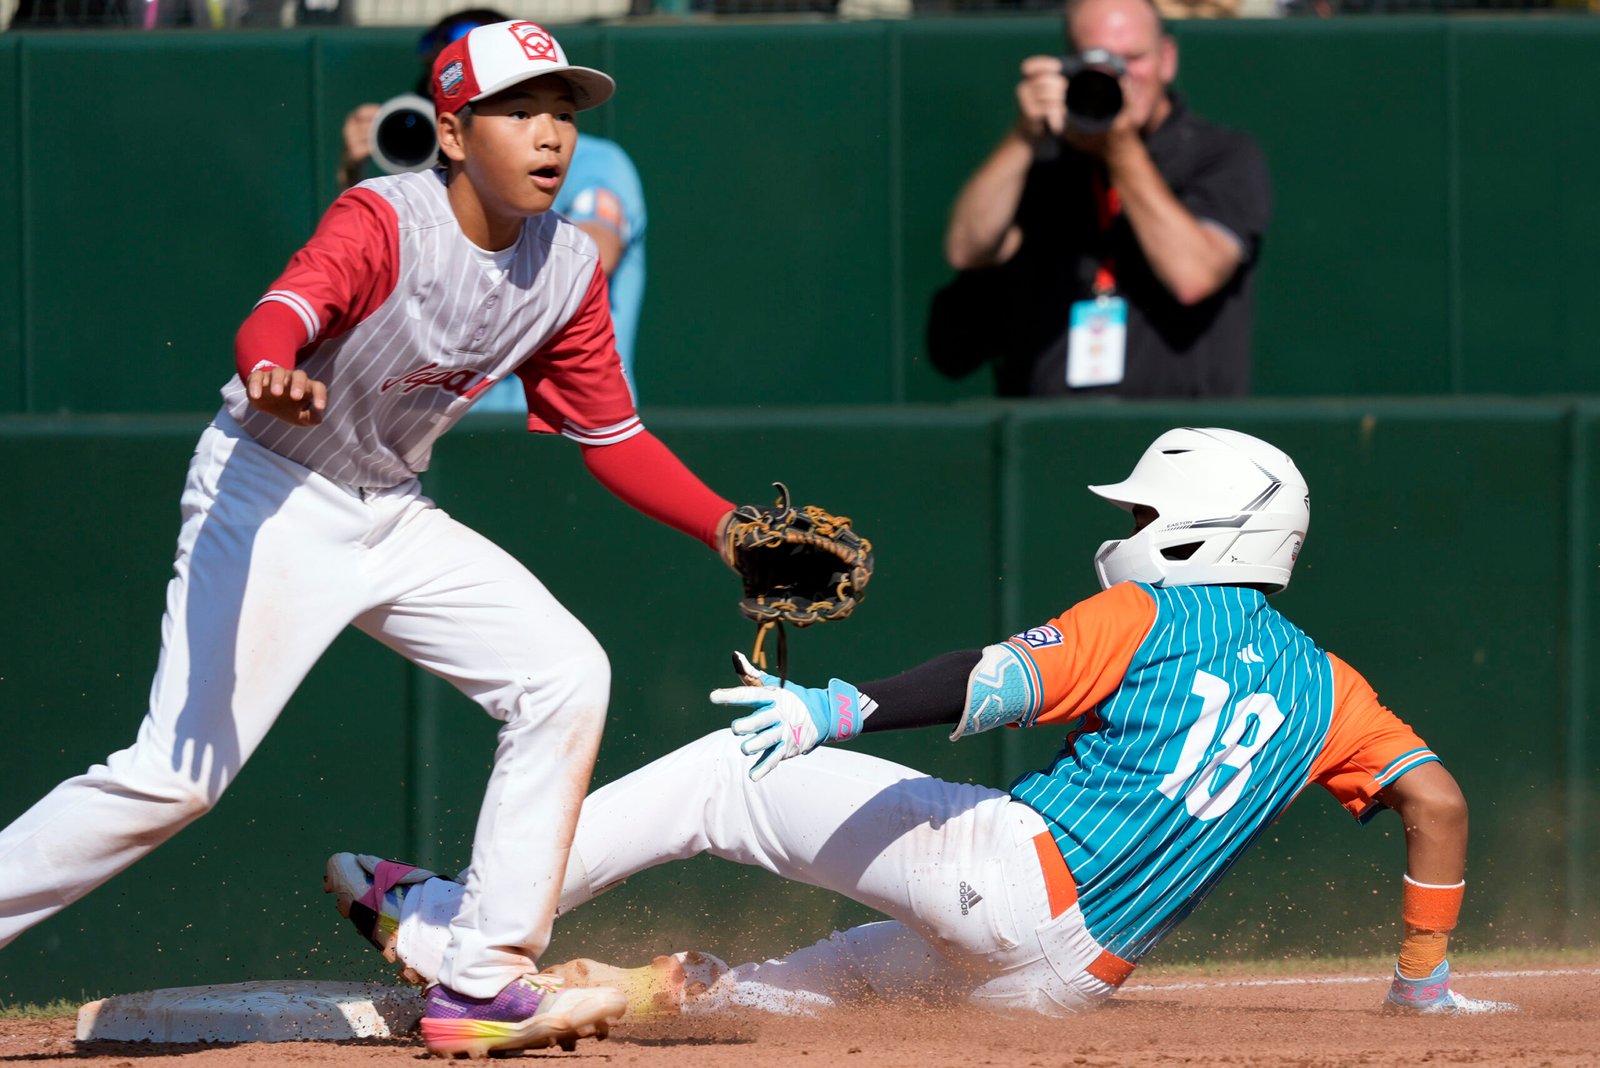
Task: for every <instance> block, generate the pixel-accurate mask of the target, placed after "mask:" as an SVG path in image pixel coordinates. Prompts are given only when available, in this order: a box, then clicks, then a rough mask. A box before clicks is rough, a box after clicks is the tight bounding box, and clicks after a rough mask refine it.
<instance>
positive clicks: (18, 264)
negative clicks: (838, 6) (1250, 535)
mask: <svg viewBox="0 0 1600 1068" xmlns="http://www.w3.org/2000/svg"><path fill="white" fill-rule="evenodd" d="M1175 32H1176V33H1177V35H1178V37H1179V40H1180V44H1181V49H1182V67H1181V71H1180V78H1179V85H1180V87H1181V88H1182V89H1183V91H1184V92H1185V93H1187V94H1188V96H1189V98H1190V100H1191V101H1192V102H1193V103H1194V104H1195V105H1196V106H1197V107H1198V108H1199V109H1200V110H1202V111H1203V112H1205V113H1206V114H1208V115H1210V116H1213V117H1214V118H1216V119H1218V120H1221V121H1224V122H1227V123H1230V124H1233V125H1237V126H1240V127H1242V128H1245V129H1248V130H1251V131H1253V132H1254V133H1255V134H1256V135H1257V136H1258V137H1259V139H1260V141H1261V143H1262V145H1263V147H1264V149H1265V151H1266V153H1267V156H1268V158H1269V161H1270V164H1271V167H1272V172H1273V176H1274V181H1275V185H1276V188H1277V202H1278V210H1277V214H1276V219H1275V221H1274V223H1273V225H1272V227H1271V230H1270V232H1269V234H1268V236H1267V239H1266V244H1265V247H1264V251H1263V260H1262V266H1261V276H1260V287H1259V294H1260V314H1259V329H1258V331H1257V368H1258V374H1257V392H1258V393H1259V394H1261V395H1265V396H1319V395H1347V394H1364V395H1435V394H1519V395H1538V394H1546V393H1552V392H1555V393H1566V392H1586V391H1593V390H1596V389H1597V388H1600V360H1596V359H1595V358H1594V356H1595V345H1594V341H1593V339H1594V337H1595V336H1596V335H1597V333H1600V302H1597V301H1595V300H1593V299H1590V297H1591V294H1592V291H1593V277H1594V272H1593V269H1592V268H1593V260H1594V252H1593V250H1594V249H1595V248H1597V247H1600V198H1596V197H1595V196H1593V195H1592V187H1593V184H1594V183H1593V181H1592V180H1591V179H1592V176H1593V175H1595V174H1596V173H1600V141H1597V139H1596V138H1594V137H1593V136H1592V135H1591V134H1590V132H1589V131H1590V130H1592V127H1593V108H1594V101H1595V100H1597V99H1600V20H1594V19H1587V20H1586V19H1583V18H1581V17H1551V18H1539V17H1520V18H1505V17H1500V18H1481V19H1474V18H1416V19H1382V20H1377V19H1373V20H1365V19H1352V20H1332V21H1327V20H1304V21H1298V20H1296V21H1281V20H1266V21H1235V22H1198V23H1190V24H1181V25H1178V26H1176V27H1175ZM561 36H562V40H563V42H564V43H565V44H566V46H567V50H568V51H569V52H570V53H571V54H572V55H573V56H574V57H576V58H577V59H578V60H580V61H587V62H593V63H595V64H598V65H600V66H603V67H605V68H607V69H608V70H611V71H614V72H615V73H616V75H617V77H618V79H619V80H620V83H621V86H622V88H621V91H620V92H619V94H618V96H617V98H616V100H615V101H614V102H613V103H611V104H608V105H607V106H606V107H604V108H601V109H599V110H598V111H596V112H594V113H593V114H592V115H588V116H585V117H584V121H585V128H586V129H589V130H591V131H594V132H598V133H601V134H605V135H608V136H614V137H617V138H619V139H620V140H621V141H622V142H623V143H624V144H625V145H626V146H627V147H628V149H629V150H630V151H631V152H632V154H633V155H634V157H635V159H636V160H637V162H638V165H639V169H640V171H641V173H642V175H643V178H644V182H645V188H646V191H647V198H648V200H649V206H650V229H649V246H650V274H649V292H648V296H647V298H646V304H645V310H644V318H643V322H642V326H641V338H640V342H639V358H638V378H639V382H640V384H641V387H642V391H643V397H644V399H645V402H646V404H647V405H662V404H666V405H683V404H688V405H735V404H742V403H745V402H746V400H747V399H748V398H750V397H752V396H758V397H761V398H763V399H764V400H765V401H766V402H767V403H782V404H815V403H826V404H886V403H901V402H929V401H943V400H949V399H952V398H961V397H976V396H984V395H987V394H988V393H989V392H990V391H991V385H990V383H989V381H988V380H987V378H986V376H985V375H982V374H980V375H978V376H976V377H974V378H970V379H967V380H963V381H961V382H950V381H947V380H945V379H942V378H941V377H939V376H938V374H937V373H936V372H934V371H933V370H931V368H930V367H929V366H928V365H927V363H926V361H925V360H924V358H923V354H922V324H923V316H924V313H925V309H926V306H927V302H928V298H929V296H930V294H931V293H932V292H933V291H934V290H935V289H936V288H937V287H938V286H939V285H940V284H941V283H942V282H944V281H945V280H946V279H947V277H948V271H947V270H946V268H945V267H944V265H943V262H942V258H941V253H940V237H941V233H942V229H943V225H944V220H945V215H946V212H947V210H948V207H949V204H950V202H951V200H952V199H953V197H954V195H955V193H956V190H957V188H958V186H959V185H960V183H961V181H962V180H963V178H964V176H965V175H966V174H968V173H969V172H970V171H971V169H972V168H973V167H974V166H975V165H976V164H977V163H978V162H979V160H981V159H982V158H983V157H984V155H985V154H986V153H987V152H988V151H989V149H990V148H991V147H992V146H993V144H994V143H995V141H996V140H997V139H998V138H999V136H1000V134H1001V132H1002V131H1003V130H1004V128H1005V127H1006V125H1007V124H1008V122H1009V121H1010V115H1011V109H1012V106H1013V105H1012V90H1013V85H1014V81H1015V71H1016V68H1017V64H1018V62H1019V60H1020V59H1021V57H1023V56H1025V55H1027V54H1030V53H1034V52H1040V51H1047V52H1054V51H1059V48H1060V43H1059V32H1058V25H1057V22H1056V20H1055V19H1053V18H1041V17H1028V18H1020V19H998V18H987V19H972V20H954V19H947V20H938V19H934V20H920V19H919V20H914V21H906V22H893V23H855V24H843V23H841V24H778V25H772V24H766V23H762V24H751V23H745V24H728V25H721V24H695V25H661V24H654V25H639V26H605V27H595V26H584V27H570V28H566V29H564V30H562V33H561ZM414 40H415V35H414V33H413V32H412V31H408V30H327V31H316V32H313V31H282V32H255V33H232V34H224V33H203V32H189V33H184V32H171V33H154V34H135V33H115V32H88V31H85V32H77V33H31V34H30V33H20V34H19V33H12V34H5V35H0V98H4V99H6V100H8V101H9V102H10V105H11V106H9V107H6V108H4V109H0V248H4V249H5V250H7V252H8V253H9V254H8V255H4V256H0V355H4V356H5V357H6V358H4V359H0V411H12V412H35V413H46V414H48V413H55V412H62V411H72V412H87V413H96V412H139V413H148V412H175V411H190V410H194V409H195V408H196V407H199V406H202V405H203V403H204V400H203V398H206V397H209V396H210V395H211V391H213V390H214V389H215V388H216V387H217V385H218V384H219V383H220V381H221V379H222V377H223V376H224V375H226V374H227V373H228V369H229V367H230V363H229V357H230V354H231V339H232V334H233V331H234V329H235V328H236V326H237V324H238V322H239V321H240V319H241V318H242V317H243V316H244V315H245V314H246V313H247V312H248V311H249V309H250V307H251V305H252V303H253V302H254V300H255V299H256V297H257V296H259V294H260V293H261V292H262V291H263V290H264V289H265V288H266V286H267V285H268V284H269V283H270V282H271V280H272V279H273V278H274V277H275V275H276V274H277V272H278V271H279V269H280V268H281V267H282V265H283V263H284V262H285V260H286V259H287V258H288V256H289V255H290V253H292V252H293V251H294V249H295V248H296V247H298V245H299V244H300V243H301V242H302V241H303V240H304V239H305V238H306V237H307V235H308V234H309V233H310V231H311V229H312V227H313V226H314V224H315V222H316V220H317V218H318V216H319V214H320V213H321V211H322V209H323V208H324V207H325V206H326V205H327V203H328V202H329V200H330V199H331V197H332V195H333V192H334V189H333V172H334V169H335V164H336V161H337V152H338V147H339V138H340V133H339V130H340V123H341V120H342V117H343V116H344V114H345V113H346V112H347V111H348V109H349V108H351V107H352V106H354V105H355V104H357V103H359V102H361V101H363V100H369V99H382V98H384V97H387V96H389V95H391V94H394V93H397V92H401V91H404V90H406V89H408V88H409V87H410V86H411V83H412V81H413V79H414V77H415V74H416V71H415V63H416V60H415V55H414V45H413V42H414Z"/></svg>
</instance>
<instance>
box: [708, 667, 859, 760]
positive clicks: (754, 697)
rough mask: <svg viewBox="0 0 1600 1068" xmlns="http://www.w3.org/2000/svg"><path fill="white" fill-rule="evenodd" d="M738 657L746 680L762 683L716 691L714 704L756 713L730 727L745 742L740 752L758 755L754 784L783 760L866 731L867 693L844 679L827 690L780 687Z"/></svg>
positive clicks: (772, 679)
mask: <svg viewBox="0 0 1600 1068" xmlns="http://www.w3.org/2000/svg"><path fill="white" fill-rule="evenodd" d="M734 655H735V666H736V667H737V668H738V670H739V673H740V675H741V676H742V677H744V678H748V679H756V680H759V681H760V682H761V683H762V685H759V686H754V685H745V686H735V687H730V688H728V689H723V690H712V691H711V702H712V704H717V705H724V706H734V707H742V708H748V709H750V710H751V711H750V714H749V715H747V716H742V717H740V718H739V719H736V720H734V721H733V722H732V723H731V724H729V726H730V728H731V729H732V730H733V733H734V734H736V735H738V736H739V737H740V738H741V739H742V740H741V741H740V743H739V751H740V752H742V753H744V754H745V755H746V756H753V757H755V758H756V759H755V762H754V763H752V764H751V765H750V772H749V774H750V781H751V782H759V781H761V779H762V778H763V777H765V776H766V774H767V773H768V772H769V771H771V770H772V769H773V768H774V767H776V766H777V765H778V763H779V762H780V761H784V760H788V759H789V758H790V757H796V756H801V755H802V754H805V753H809V752H811V750H813V749H815V748H816V747H817V746H819V745H821V744H822V743H823V742H833V741H843V740H845V739H848V738H853V737H855V736H856V734H858V733H859V732H860V730H861V720H862V712H861V704H862V698H861V692H860V691H859V690H857V689H856V688H855V687H854V686H852V685H851V684H850V683H848V682H844V681H843V680H841V679H830V680H828V688H827V689H825V690H818V689H811V688H808V687H805V686H798V685H796V684H795V683H792V682H785V683H784V684H783V688H782V689H780V688H778V686H777V685H776V684H777V682H778V680H777V678H775V677H774V676H772V675H767V674H765V673H763V672H760V671H758V670H757V669H756V668H755V667H754V666H753V665H751V664H750V662H749V661H748V660H745V659H744V658H743V657H742V656H739V655H738V654H734Z"/></svg>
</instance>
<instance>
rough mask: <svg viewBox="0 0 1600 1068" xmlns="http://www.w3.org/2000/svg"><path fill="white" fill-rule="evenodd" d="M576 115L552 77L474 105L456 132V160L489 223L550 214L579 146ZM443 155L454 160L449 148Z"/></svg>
mask: <svg viewBox="0 0 1600 1068" xmlns="http://www.w3.org/2000/svg"><path fill="white" fill-rule="evenodd" d="M576 113H577V104H576V102H575V101H574V100H573V97H572V90H571V89H569V88H568V87H567V83H566V81H565V79H563V78H561V77H560V76H559V75H555V74H547V75H545V76H543V77H541V78H534V79H532V80H530V81H526V82H523V83H522V84H520V85H514V86H512V87H511V88H510V89H507V90H505V91H504V92H502V93H496V94H495V95H494V96H491V97H489V98H488V99H486V100H480V101H478V102H477V103H476V104H473V105H472V121H471V122H470V123H466V124H463V125H462V126H461V127H460V133H459V138H458V142H459V158H460V162H461V164H462V169H463V170H464V171H465V172H466V175H467V177H468V179H469V180H470V182H471V184H472V188H473V191H474V192H475V193H476V194H477V199H478V201H479V202H480V203H481V204H482V206H483V209H484V214H485V215H486V216H487V217H488V218H489V219H490V220H491V222H493V221H496V220H511V219H515V220H518V221H520V220H521V219H524V218H526V217H528V216H529V215H537V214H539V213H540V212H544V211H549V210H550V205H551V204H553V203H554V202H555V199H556V194H557V193H559V192H560V191H561V183H562V182H563V181H564V180H565V179H566V176H567V168H568V166H569V165H571V163H572V150H573V148H574V147H576V145H577V143H578V126H577V122H576V120H575V116H576ZM440 143H441V144H445V138H444V135H443V134H442V133H441V138H440ZM446 153H447V154H449V155H451V158H452V159H455V158H457V156H456V155H455V154H452V153H451V152H450V149H449V148H448V147H447V148H446Z"/></svg>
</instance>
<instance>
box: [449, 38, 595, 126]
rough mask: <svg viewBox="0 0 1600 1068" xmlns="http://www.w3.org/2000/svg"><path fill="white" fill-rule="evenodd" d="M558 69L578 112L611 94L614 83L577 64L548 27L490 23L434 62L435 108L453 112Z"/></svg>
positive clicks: (459, 40) (451, 45) (458, 40)
mask: <svg viewBox="0 0 1600 1068" xmlns="http://www.w3.org/2000/svg"><path fill="white" fill-rule="evenodd" d="M545 74H559V75H561V77H563V78H565V79H566V81H567V84H568V85H570V86H571V87H572V96H573V99H574V101H575V102H576V103H577V105H578V110H579V111H584V110H586V109H588V108H592V107H597V106H599V105H600V104H604V103H605V102H606V101H607V100H610V99H611V94H612V93H614V92H616V90H617V83H616V82H614V81H612V79H611V75H609V74H603V73H601V72H600V71H597V70H594V69H592V68H590V67H575V66H573V65H572V64H571V63H568V62H567V54H566V53H565V52H563V51H562V50H561V45H560V44H558V43H557V42H556V39H555V38H554V37H552V36H551V35H550V31H549V30H546V29H545V28H544V27H542V26H538V25H535V24H534V23H531V22H524V21H520V20H517V21H512V22H493V23H490V24H489V25H487V26H478V27H475V28H474V29H473V30H472V31H471V32H470V33H468V34H467V35H466V36H465V37H461V38H459V39H457V40H455V41H452V42H451V43H450V44H449V45H447V46H445V49H444V51H442V52H440V53H439V58H438V59H436V60H434V61H433V78H432V81H431V82H430V85H431V87H432V89H433V106H434V110H436V111H438V112H439V113H440V114H443V113H445V112H456V111H460V110H461V109H462V108H464V107H466V106H467V105H468V104H470V103H472V102H473V101H475V100H482V99H483V98H484V97H487V96H493V95H494V94H495V93H498V92H500V91H501V90H502V89H509V88H510V87H511V86H513V85H516V84H517V83H518V82H525V81H527V80H528V79H529V78H537V77H540V76H541V75H545Z"/></svg>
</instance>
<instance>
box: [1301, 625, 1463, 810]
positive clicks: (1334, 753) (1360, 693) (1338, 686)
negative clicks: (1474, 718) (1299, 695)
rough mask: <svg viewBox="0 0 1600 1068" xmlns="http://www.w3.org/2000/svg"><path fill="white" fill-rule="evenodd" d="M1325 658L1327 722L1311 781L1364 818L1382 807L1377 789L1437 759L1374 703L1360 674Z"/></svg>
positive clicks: (1390, 713)
mask: <svg viewBox="0 0 1600 1068" xmlns="http://www.w3.org/2000/svg"><path fill="white" fill-rule="evenodd" d="M1328 662H1329V663H1330V664H1332V665H1333V722H1332V723H1331V724H1330V725H1329V727H1328V740H1327V741H1326V742H1324V743H1323V746H1322V752H1320V753H1318V754H1317V759H1316V763H1314V764H1313V765H1312V767H1311V781H1312V782H1314V783H1317V784H1318V785H1320V786H1322V787H1323V788H1324V789H1326V790H1327V791H1328V792H1329V793H1331V794H1332V795H1333V796H1334V797H1335V798H1336V799H1337V800H1338V802H1339V804H1341V805H1343V806H1344V807H1345V808H1346V809H1347V810H1348V811H1349V812H1350V814H1351V815H1352V816H1354V817H1356V818H1357V819H1359V820H1361V821H1363V822H1365V821H1366V820H1368V819H1371V818H1372V817H1373V816H1374V815H1376V814H1377V813H1378V812H1379V810H1380V809H1381V808H1382V806H1381V805H1380V804H1379V803H1378V800H1377V796H1378V791H1380V790H1382V789H1383V788H1384V787H1386V786H1388V785H1389V784H1390V783H1392V782H1394V781H1395V780H1396V779H1398V778H1399V777H1400V776H1402V775H1404V774H1405V773H1406V772H1408V771H1410V770H1411V769H1412V768H1414V767H1417V766H1418V765H1421V764H1427V763H1429V762H1430V761H1435V760H1438V759H1439V758H1438V756H1436V755H1435V754H1434V752H1433V750H1431V749H1429V748H1428V744H1427V743H1426V742H1424V741H1423V740H1422V739H1421V738H1419V737H1417V734H1416V732H1415V731H1413V730H1412V729H1411V728H1410V727H1408V726H1406V725H1405V723H1403V722H1401V720H1400V717H1399V716H1396V715H1395V714H1394V713H1393V712H1391V711H1389V710H1388V709H1387V708H1385V707H1384V706H1383V705H1382V704H1381V703H1380V702H1379V701H1378V695H1377V694H1376V693H1375V692H1373V689H1372V687H1371V686H1370V685H1368V684H1367V680H1366V679H1364V678H1362V677H1361V673H1360V672H1358V671H1356V669H1355V668H1353V667H1351V666H1350V665H1349V664H1346V663H1345V662H1344V661H1343V660H1340V659H1339V658H1338V657H1336V656H1334V655H1333V654H1332V653H1329V654H1328Z"/></svg>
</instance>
